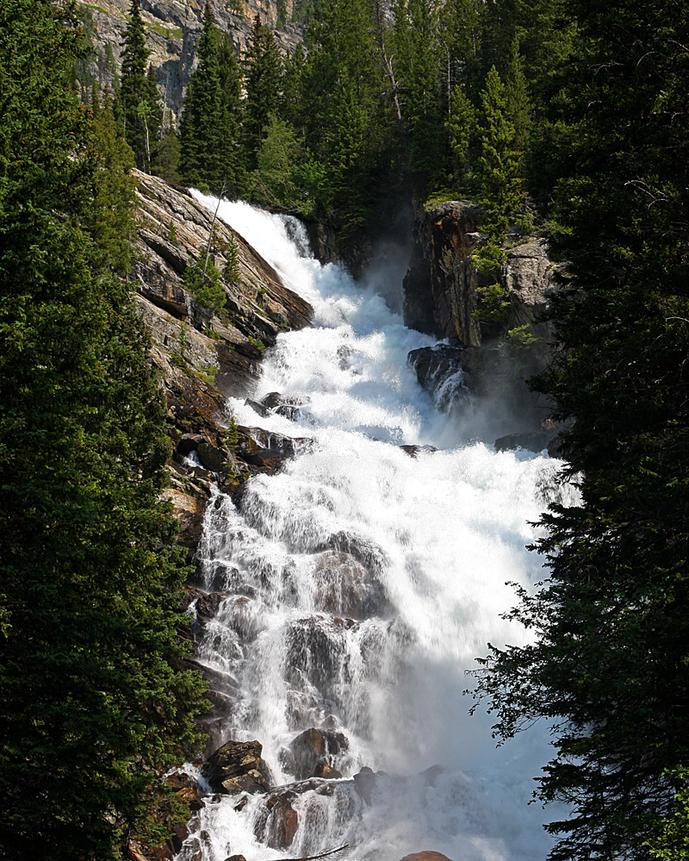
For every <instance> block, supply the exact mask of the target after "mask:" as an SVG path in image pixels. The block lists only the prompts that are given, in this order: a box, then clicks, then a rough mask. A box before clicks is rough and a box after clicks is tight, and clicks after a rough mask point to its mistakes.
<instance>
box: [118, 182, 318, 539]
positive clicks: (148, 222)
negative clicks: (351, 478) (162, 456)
mask: <svg viewBox="0 0 689 861" xmlns="http://www.w3.org/2000/svg"><path fill="white" fill-rule="evenodd" d="M135 178H136V181H137V189H136V203H137V226H138V231H137V238H136V244H135V268H134V277H135V278H136V281H137V287H138V296H137V301H138V305H139V310H140V313H141V316H142V318H143V320H144V322H145V324H146V327H147V329H148V331H149V334H150V339H151V348H150V355H151V361H152V363H153V364H154V366H155V367H156V369H157V371H158V375H159V379H160V381H161V384H162V387H163V390H164V392H165V396H166V399H167V405H168V423H169V427H170V433H171V436H172V439H173V445H174V454H173V458H172V461H171V464H170V478H171V481H170V486H169V488H168V489H167V490H166V491H165V496H166V498H167V499H168V500H169V502H170V503H171V505H172V508H173V510H174V512H175V514H176V515H177V518H178V520H179V522H180V525H181V529H182V532H181V541H182V543H183V544H184V545H186V546H187V547H188V548H189V549H190V551H192V550H193V549H194V548H195V547H196V545H197V543H198V540H199V538H200V535H201V529H202V523H203V512H204V509H205V506H206V503H207V501H208V499H209V497H210V493H211V487H212V484H213V483H214V482H217V483H220V484H221V485H224V486H227V487H228V488H229V489H232V490H236V488H237V487H239V486H240V485H241V483H242V481H243V480H245V479H246V478H248V477H249V476H250V475H252V474H254V473H255V472H256V471H262V470H264V469H265V470H269V471H275V470H276V469H277V468H279V466H280V464H281V463H282V462H283V461H284V459H285V458H286V457H288V456H290V455H291V454H294V451H295V450H296V449H295V448H294V446H293V447H292V449H290V448H289V445H288V444H287V443H285V442H284V441H283V442H282V443H281V445H280V446H278V448H279V451H278V452H277V453H276V454H271V455H270V456H269V455H266V456H265V457H264V458H263V459H261V458H259V457H258V456H257V454H256V451H252V459H251V462H249V461H248V460H246V459H243V458H242V454H241V452H240V454H239V455H237V454H235V451H234V449H235V448H236V447H237V446H238V445H239V443H241V442H242V440H244V449H245V450H246V451H249V449H252V447H253V448H255V447H256V444H255V442H254V440H255V437H256V434H255V433H252V432H250V431H248V430H247V431H246V432H244V431H242V430H240V429H237V431H236V435H237V439H230V438H229V437H228V416H227V414H226V408H225V401H226V398H227V396H228V395H241V394H244V393H245V392H246V391H247V389H248V388H249V386H250V385H251V383H252V382H253V381H254V380H255V379H256V378H257V376H258V374H259V369H260V360H261V356H262V354H263V352H264V350H265V349H266V348H267V347H269V346H271V345H272V344H274V343H275V339H276V338H277V336H278V334H279V333H280V332H282V331H286V330H287V329H294V328H301V327H303V326H306V325H308V323H309V321H310V318H311V313H312V311H311V307H310V306H309V304H308V303H307V302H305V301H304V300H303V299H301V298H300V297H299V296H297V295H296V294H295V293H293V292H292V291H291V290H288V289H287V288H286V287H285V286H284V285H283V284H282V282H281V280H280V278H279V276H278V275H277V273H276V272H275V270H274V269H273V268H272V267H271V266H270V265H269V264H268V263H267V262H266V261H265V260H264V259H263V258H262V257H261V256H260V255H259V254H258V253H257V252H256V251H255V250H254V249H253V248H252V247H251V246H250V245H248V244H247V243H246V242H245V241H244V240H243V239H242V237H241V236H240V235H239V234H237V233H235V232H234V231H233V230H232V229H231V228H230V227H228V226H227V225H226V224H224V223H223V222H222V221H220V220H218V219H214V217H213V213H211V212H209V211H208V210H207V209H206V208H205V207H203V206H202V205H201V204H200V203H198V202H197V201H196V200H195V199H194V198H193V197H191V195H190V194H189V193H188V192H186V191H185V190H183V189H179V188H173V187H172V186H170V185H169V184H168V183H166V182H164V181H163V180H162V179H159V178H158V177H154V176H149V175H147V174H143V173H139V172H138V171H137V172H135ZM230 243H234V244H235V245H236V247H237V250H238V257H239V261H238V271H239V277H238V278H237V280H236V283H224V290H225V293H226V301H225V308H224V309H222V310H221V311H218V312H215V313H213V312H211V311H209V310H208V309H207V308H204V307H203V306H202V305H201V304H200V303H199V302H198V301H197V299H195V297H194V296H193V295H192V294H191V293H190V292H189V291H188V290H186V289H185V287H184V272H185V269H186V267H187V265H188V264H189V263H190V262H191V261H193V260H197V259H200V258H201V259H203V257H204V255H205V254H206V251H207V250H208V251H209V256H210V259H211V260H212V261H213V262H214V263H215V265H216V267H217V268H218V269H219V270H222V269H223V267H224V265H225V262H226V257H225V255H226V253H227V249H228V247H229V246H230ZM285 439H287V438H285ZM295 445H296V444H295Z"/></svg>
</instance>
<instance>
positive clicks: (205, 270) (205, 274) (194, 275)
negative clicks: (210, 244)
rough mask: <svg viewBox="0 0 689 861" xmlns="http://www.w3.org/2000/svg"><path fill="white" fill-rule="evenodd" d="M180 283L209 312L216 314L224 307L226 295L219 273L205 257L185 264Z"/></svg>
mask: <svg viewBox="0 0 689 861" xmlns="http://www.w3.org/2000/svg"><path fill="white" fill-rule="evenodd" d="M182 283H183V286H184V289H185V290H188V291H189V292H190V293H191V294H192V296H193V297H194V298H195V299H196V300H197V302H199V304H201V305H203V307H204V308H207V309H208V310H209V311H213V312H215V313H217V312H218V311H221V310H222V309H223V308H224V307H225V301H226V299H227V295H226V293H225V288H224V287H223V285H222V281H221V278H220V273H219V272H218V270H217V268H216V266H215V264H214V263H213V261H212V260H210V258H209V257H208V256H207V255H203V256H202V257H201V258H199V259H198V260H192V261H191V262H190V263H188V264H187V268H186V270H185V272H184V279H183V282H182Z"/></svg>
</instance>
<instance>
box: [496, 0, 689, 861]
mask: <svg viewBox="0 0 689 861" xmlns="http://www.w3.org/2000/svg"><path fill="white" fill-rule="evenodd" d="M569 8H570V13H571V14H572V16H576V18H577V19H578V28H579V35H578V39H577V45H576V54H575V57H574V61H573V62H572V63H570V64H569V66H568V68H567V70H566V72H565V74H564V75H563V77H562V78H561V79H560V82H559V83H560V86H561V88H562V93H561V97H560V98H559V99H558V101H557V102H556V103H554V104H553V106H552V108H551V117H550V119H551V123H552V124H553V126H552V127H553V129H555V130H557V132H558V134H557V135H554V136H553V141H552V149H553V154H552V156H551V158H552V161H553V169H552V173H557V174H559V179H558V180H557V182H556V185H555V188H552V186H551V188H550V192H549V193H550V195H551V196H552V198H553V199H554V207H553V209H552V210H551V212H550V217H551V223H552V224H553V225H554V231H553V236H552V241H553V246H554V248H555V250H556V252H557V253H558V254H559V255H560V256H561V257H562V259H564V260H566V261H567V272H568V276H569V278H568V280H567V282H565V283H564V284H563V285H562V289H561V291H560V292H559V293H558V294H557V295H556V296H555V297H554V298H553V318H554V322H555V325H556V335H557V341H558V343H559V344H560V345H561V348H560V349H559V350H558V352H557V353H556V356H555V359H554V362H553V364H552V367H551V368H550V370H549V372H548V373H547V374H546V376H545V377H544V378H543V380H542V381H541V382H540V384H539V386H540V388H541V389H543V390H545V391H547V392H548V393H549V394H550V395H551V396H552V397H554V398H555V401H556V404H557V417H558V418H561V419H563V420H565V421H566V422H567V423H568V430H567V432H566V433H565V434H564V438H563V446H564V452H565V454H566V457H567V459H568V461H569V465H568V467H567V470H566V476H567V477H568V478H569V479H570V480H572V481H574V482H575V483H576V484H577V485H578V486H579V489H580V492H581V499H580V501H578V502H577V503H575V504H573V505H571V506H563V505H555V506H553V507H552V509H551V511H550V512H549V514H548V515H547V516H546V517H545V518H544V520H543V525H544V527H546V530H547V531H546V533H545V536H544V537H543V539H542V540H541V541H540V542H539V549H540V550H541V552H542V553H543V554H544V555H545V560H546V561H547V564H548V567H549V571H548V579H547V580H546V582H545V583H543V584H542V585H541V586H540V588H539V589H538V590H537V591H536V592H535V594H531V595H529V594H526V593H520V595H519V598H520V604H519V606H518V607H517V608H516V609H515V610H514V611H513V612H512V614H511V616H512V617H513V618H514V619H517V620H521V621H522V622H523V623H524V624H525V625H526V626H527V627H528V628H529V631H530V632H531V634H532V635H533V639H532V642H531V644H530V645H527V646H524V647H508V648H506V649H504V650H499V649H493V650H492V651H491V655H490V656H489V658H488V660H487V661H486V662H485V663H484V672H483V673H482V674H481V675H480V678H479V686H480V689H481V690H482V692H483V693H484V694H485V695H486V696H487V697H488V699H489V702H490V703H491V706H492V708H493V710H494V712H495V714H496V719H497V722H496V725H495V731H496V733H497V735H498V736H499V737H501V738H508V737H510V736H512V735H514V734H515V733H516V732H518V731H519V730H520V729H521V728H523V727H524V726H526V725H527V724H528V723H530V722H532V721H533V720H534V719H538V718H540V717H544V718H546V719H547V720H548V721H549V722H550V725H551V726H552V736H553V744H554V749H555V753H554V756H553V758H552V760H551V761H550V762H549V763H548V764H547V765H546V766H545V768H544V770H543V772H542V775H541V777H540V779H539V795H540V797H541V798H542V799H543V800H544V801H556V802H562V801H566V802H567V804H568V809H566V811H565V815H564V816H563V817H562V818H561V819H560V820H558V821H555V822H553V823H551V824H550V825H549V831H550V832H551V833H553V834H555V835H557V836H558V838H559V842H558V844H557V846H556V847H555V848H554V849H553V851H552V852H551V856H550V857H551V858H552V859H554V861H599V859H600V861H603V859H605V861H609V859H613V858H614V859H625V861H628V860H629V861H637V859H638V861H647V859H649V858H652V857H658V858H677V859H678V858H683V857H685V855H686V851H685V849H686V798H687V793H686V786H687V783H686V775H687V767H688V766H689V669H688V668H689V649H688V646H687V644H688V643H689V621H688V620H689V614H688V613H687V607H688V606H689V581H688V579H687V547H688V546H689V493H688V491H689V431H688V430H687V429H688V428H689V396H688V395H689V384H688V383H687V375H686V367H687V357H688V356H689V323H688V322H687V321H688V320H689V294H688V290H687V284H689V252H688V246H687V242H686V225H687V224H688V223H689V192H688V189H689V133H688V131H687V129H688V128H689V126H687V123H685V122H678V118H679V117H686V116H687V88H686V79H687V74H688V73H689V53H687V51H686V47H685V46H686V45H687V43H688V40H689V9H687V6H686V4H685V3H681V2H672V3H670V4H660V5H653V4H651V5H639V4H637V3H632V2H631V0H614V2H611V3H608V4H605V6H601V7H598V8H597V9H596V10H595V13H592V10H591V6H590V4H588V3H584V2H580V0H571V2H570V3H569ZM551 175H552V174H551Z"/></svg>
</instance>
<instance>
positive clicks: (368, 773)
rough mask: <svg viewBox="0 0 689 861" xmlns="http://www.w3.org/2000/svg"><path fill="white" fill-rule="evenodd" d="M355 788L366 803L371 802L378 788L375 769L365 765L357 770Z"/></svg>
mask: <svg viewBox="0 0 689 861" xmlns="http://www.w3.org/2000/svg"><path fill="white" fill-rule="evenodd" d="M354 788H355V789H356V791H357V792H358V793H359V795H360V796H361V798H362V799H363V801H365V802H366V804H371V803H372V801H373V793H374V792H375V789H376V774H375V772H374V771H373V769H371V768H369V767H368V766H367V765H365V766H364V767H363V768H362V769H361V771H359V772H357V773H356V774H355V775H354Z"/></svg>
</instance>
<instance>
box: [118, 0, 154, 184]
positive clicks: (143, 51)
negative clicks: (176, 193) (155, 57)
mask: <svg viewBox="0 0 689 861" xmlns="http://www.w3.org/2000/svg"><path fill="white" fill-rule="evenodd" d="M122 47H123V51H122V75H121V78H122V79H121V83H120V86H119V99H120V102H121V118H122V123H123V126H124V133H125V137H126V139H127V143H128V144H129V146H130V147H131V148H132V150H133V152H134V156H135V158H136V164H137V167H139V168H140V169H141V170H145V171H149V172H150V169H151V152H152V150H153V149H154V148H155V145H156V143H157V140H158V135H159V133H160V123H161V110H160V96H159V93H158V88H157V86H156V83H155V77H154V76H153V72H152V70H151V69H149V71H148V74H147V72H146V66H147V62H148V50H147V48H146V37H145V33H144V24H143V21H142V20H141V9H140V6H139V0H132V2H131V6H130V9H129V19H128V22H127V29H126V31H125V36H124V43H123V46H122Z"/></svg>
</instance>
